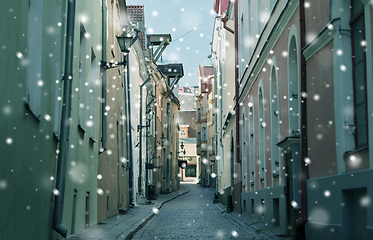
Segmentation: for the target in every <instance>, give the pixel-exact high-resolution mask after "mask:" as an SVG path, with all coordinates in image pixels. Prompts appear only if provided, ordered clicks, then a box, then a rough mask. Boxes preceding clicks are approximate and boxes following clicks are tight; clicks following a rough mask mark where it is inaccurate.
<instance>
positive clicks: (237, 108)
mask: <svg viewBox="0 0 373 240" xmlns="http://www.w3.org/2000/svg"><path fill="white" fill-rule="evenodd" d="M234 32H235V33H236V34H235V35H234V53H235V58H234V62H235V64H234V67H235V70H234V77H235V94H236V114H235V115H236V162H237V163H241V160H240V140H239V139H240V136H239V135H240V134H239V133H240V128H239V126H240V121H239V116H240V105H239V103H238V99H239V97H240V96H239V94H240V93H239V82H240V80H239V72H238V67H237V66H238V64H239V63H238V34H237V33H238V0H235V1H234ZM241 184H242V182H241ZM240 189H242V188H240ZM235 194H239V192H238V191H237V192H236V191H235ZM239 199H240V198H238V199H235V202H236V200H239ZM235 202H233V204H232V205H233V208H234V205H235V204H234V203H235Z"/></svg>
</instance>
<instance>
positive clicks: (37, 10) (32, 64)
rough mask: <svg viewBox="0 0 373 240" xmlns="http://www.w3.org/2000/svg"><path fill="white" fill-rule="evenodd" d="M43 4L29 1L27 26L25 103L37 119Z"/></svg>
mask: <svg viewBox="0 0 373 240" xmlns="http://www.w3.org/2000/svg"><path fill="white" fill-rule="evenodd" d="M43 5H44V1H36V0H31V1H29V19H28V27H27V29H28V38H27V46H28V54H27V55H28V56H27V57H28V60H29V61H28V65H27V80H26V81H27V82H26V104H27V106H28V108H29V110H30V111H31V112H32V113H33V114H34V115H35V116H36V117H37V118H39V119H40V116H41V96H42V93H41V90H42V87H43V76H42V70H43V68H42V61H43V30H44V27H43V9H44V8H43ZM17 55H18V53H17ZM19 55H20V54H19Z"/></svg>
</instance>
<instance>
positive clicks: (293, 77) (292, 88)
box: [287, 25, 300, 136]
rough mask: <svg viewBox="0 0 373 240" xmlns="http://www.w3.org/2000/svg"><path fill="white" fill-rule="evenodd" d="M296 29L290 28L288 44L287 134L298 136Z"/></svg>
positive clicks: (298, 95) (298, 97)
mask: <svg viewBox="0 0 373 240" xmlns="http://www.w3.org/2000/svg"><path fill="white" fill-rule="evenodd" d="M296 36H297V30H296V28H295V26H294V25H293V26H292V27H291V29H290V37H289V39H290V41H289V45H288V64H287V65H288V102H289V109H288V112H289V136H300V128H299V126H300V117H299V109H300V108H299V99H300V92H299V87H298V86H299V59H298V53H299V49H298V40H297V38H296Z"/></svg>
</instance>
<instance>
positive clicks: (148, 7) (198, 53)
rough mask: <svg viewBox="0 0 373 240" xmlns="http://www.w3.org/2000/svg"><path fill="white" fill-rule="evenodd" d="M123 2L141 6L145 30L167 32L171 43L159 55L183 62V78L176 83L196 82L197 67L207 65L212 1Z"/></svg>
mask: <svg viewBox="0 0 373 240" xmlns="http://www.w3.org/2000/svg"><path fill="white" fill-rule="evenodd" d="M126 3H127V5H144V9H145V25H146V29H147V33H160V34H163V33H165V34H171V37H172V41H173V42H171V44H170V45H169V46H168V47H167V48H166V50H165V51H164V53H163V55H162V58H163V60H165V61H177V62H178V63H183V67H184V77H183V78H182V79H180V81H179V86H195V85H198V66H199V65H206V66H211V64H210V62H209V61H208V59H207V56H208V55H210V49H211V48H210V42H211V41H212V32H213V27H214V17H215V16H216V13H215V12H214V11H213V10H212V8H213V4H214V1H213V0H126ZM188 32H189V33H188ZM187 33H188V34H187ZM185 34H187V35H185ZM183 35H185V36H183Z"/></svg>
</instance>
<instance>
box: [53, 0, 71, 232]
mask: <svg viewBox="0 0 373 240" xmlns="http://www.w3.org/2000/svg"><path fill="white" fill-rule="evenodd" d="M75 5H76V2H75V0H69V1H68V4H67V23H66V25H67V28H66V53H65V74H64V77H63V80H64V91H63V105H62V117H61V134H60V140H59V154H58V165H57V177H56V189H57V190H58V193H59V194H56V195H55V198H54V211H53V229H54V230H55V231H56V232H58V233H59V234H60V235H61V236H63V237H66V236H67V228H66V227H65V226H64V225H63V224H62V215H63V204H64V197H65V184H66V168H67V157H68V151H69V135H70V118H71V89H72V82H73V73H72V69H73V57H74V53H73V51H74V24H75Z"/></svg>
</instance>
